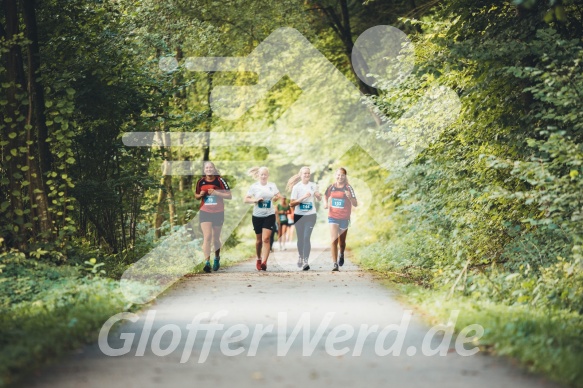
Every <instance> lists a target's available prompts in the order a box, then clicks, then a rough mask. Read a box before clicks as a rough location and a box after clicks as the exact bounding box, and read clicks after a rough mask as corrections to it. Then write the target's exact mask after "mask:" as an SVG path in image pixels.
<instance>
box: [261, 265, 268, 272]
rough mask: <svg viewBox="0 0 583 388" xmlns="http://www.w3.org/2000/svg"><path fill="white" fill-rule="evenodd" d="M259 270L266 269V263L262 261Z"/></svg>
mask: <svg viewBox="0 0 583 388" xmlns="http://www.w3.org/2000/svg"><path fill="white" fill-rule="evenodd" d="M261 270H262V271H267V263H262V264H261Z"/></svg>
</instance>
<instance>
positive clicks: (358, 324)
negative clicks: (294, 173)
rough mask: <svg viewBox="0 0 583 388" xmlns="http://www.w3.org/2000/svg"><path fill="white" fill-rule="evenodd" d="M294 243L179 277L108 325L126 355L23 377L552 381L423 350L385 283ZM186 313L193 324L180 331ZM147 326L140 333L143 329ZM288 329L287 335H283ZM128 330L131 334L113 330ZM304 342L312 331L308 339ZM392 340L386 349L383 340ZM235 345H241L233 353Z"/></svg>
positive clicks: (345, 383)
mask: <svg viewBox="0 0 583 388" xmlns="http://www.w3.org/2000/svg"><path fill="white" fill-rule="evenodd" d="M295 252H296V250H295V249H292V248H291V246H290V248H289V250H286V251H283V252H279V251H276V252H275V253H273V254H272V257H270V261H269V263H268V270H267V272H257V271H256V270H255V268H254V267H255V263H254V261H247V262H244V263H242V264H239V265H235V266H233V267H229V268H221V269H220V270H219V271H218V272H217V273H212V274H200V275H194V276H191V277H188V278H186V279H183V280H182V281H181V282H180V283H179V284H177V285H175V286H174V288H173V289H172V290H170V291H169V292H167V293H166V294H164V295H163V296H162V297H160V298H159V299H158V300H157V301H156V302H154V303H153V304H152V305H151V306H150V308H149V309H145V310H144V311H142V312H140V313H139V314H137V315H136V316H135V317H134V318H139V319H137V320H136V321H135V322H130V321H125V322H124V323H123V324H122V325H121V326H119V327H114V329H112V330H111V332H110V333H109V339H108V344H109V346H110V347H111V348H112V349H115V348H118V349H121V348H123V346H124V344H125V345H129V344H130V343H131V348H130V347H129V346H128V349H126V350H128V352H127V353H126V354H124V355H121V356H117V357H113V356H106V355H104V353H103V352H102V350H100V347H99V345H98V344H97V343H96V344H94V345H90V346H87V347H85V348H83V349H81V350H80V351H78V352H76V353H75V354H73V355H71V356H70V357H68V358H65V359H64V360H62V361H61V362H60V363H58V364H55V365H52V366H49V367H47V368H45V369H44V370H42V371H40V372H39V373H37V374H36V375H35V376H32V377H31V378H30V379H28V380H27V381H24V382H22V385H23V386H27V387H28V386H34V387H104V386H109V387H141V388H143V387H152V386H170V387H213V388H220V387H275V386H277V387H299V386H304V387H327V386H336V387H367V388H370V387H389V386H390V387H406V388H414V387H472V388H480V387H484V388H491V387H525V388H526V387H528V388H533V387H554V386H556V385H554V384H551V383H549V382H548V381H545V380H544V379H543V378H541V377H537V376H532V375H529V374H527V373H525V372H524V371H522V370H521V369H520V368H517V367H516V366H513V365H511V362H510V361H509V360H508V359H504V358H497V357H490V356H486V355H483V354H482V353H481V352H478V353H477V354H475V355H473V356H461V355H459V354H458V352H457V351H456V348H455V338H454V339H453V340H452V342H451V343H450V345H449V346H446V347H445V348H444V353H445V354H446V355H445V356H440V355H439V354H438V355H434V356H427V355H424V351H423V342H424V338H425V337H426V335H427V333H428V332H429V331H430V328H429V327H428V326H427V325H425V324H424V323H423V322H422V320H421V317H419V316H418V313H413V316H412V318H411V322H410V323H409V324H408V326H407V327H406V330H403V328H404V327H405V326H404V322H405V321H404V319H405V320H406V317H407V316H408V312H407V310H406V309H405V307H403V306H402V305H400V304H399V303H397V302H396V301H395V299H394V295H393V292H392V291H391V290H389V289H387V288H386V287H384V286H382V285H380V284H379V283H378V282H376V281H375V280H374V279H373V278H372V276H371V275H370V274H368V273H366V272H363V271H361V270H360V269H359V268H358V267H357V266H355V265H353V264H351V263H350V262H347V263H346V264H345V265H344V267H342V268H341V271H340V272H336V273H333V272H331V271H330V270H331V263H330V261H329V260H330V259H329V254H328V253H327V252H325V251H324V250H323V249H321V248H320V249H314V252H313V254H312V256H313V259H312V262H311V266H312V269H311V270H310V271H301V270H299V269H298V268H297V266H296V256H295V255H296V254H295ZM217 313H219V315H222V317H220V318H219V317H218V316H215V321H214V322H213V320H212V317H213V315H215V314H217ZM461 314H463V311H462V312H461ZM148 317H149V318H148ZM217 318H218V319H217ZM308 319H309V322H308ZM193 320H195V321H196V320H198V321H199V323H196V324H194V325H193V327H191V329H190V330H189V327H190V326H189V325H190V324H192V322H193ZM150 324H151V330H150V331H149V334H147V335H143V334H145V333H147V331H148V330H146V329H145V328H147V327H148V326H149V325H150ZM303 324H305V326H303ZM391 324H393V325H395V326H396V325H401V329H400V330H399V332H400V333H402V334H404V339H403V344H402V346H400V347H399V346H397V345H398V344H399V338H397V336H396V330H393V331H392V332H389V330H388V329H390V327H389V328H388V329H387V330H385V331H384V332H383V329H385V328H387V326H388V325H391ZM205 325H206V326H205ZM213 325H214V326H213ZM219 325H223V326H222V327H219ZM270 325H273V326H270ZM375 325H378V326H375ZM209 326H210V327H214V328H215V329H217V331H216V332H215V334H214V335H207V334H209V333H211V332H212V331H210V330H206V329H205V327H207V328H208V327H209ZM163 327H164V329H161V328H163ZM375 327H376V328H377V329H378V330H377V331H376V332H371V334H370V335H368V336H366V334H367V329H371V330H372V329H373V328H375ZM194 328H197V329H198V331H195V330H194ZM270 328H271V330H269V329H270ZM294 329H295V330H296V331H295V332H296V334H297V337H296V338H295V340H293V341H292V340H290V338H292V336H293V334H294ZM262 330H263V332H264V333H263V335H262V336H261V334H262ZM351 331H353V333H352V335H350V334H351ZM247 332H248V333H247ZM195 333H196V336H193V335H192V334H195ZM246 333H247V335H245V334H246ZM122 334H125V335H122ZM132 334H134V335H135V336H134V338H133V340H131V338H130V340H128V341H127V342H126V340H124V339H122V338H120V335H122V336H123V337H124V338H128V336H131V335H132ZM439 334H440V335H436V336H435V337H434V338H433V341H429V340H425V343H426V345H429V346H430V348H432V349H438V346H439V345H440V343H441V341H442V340H443V336H442V335H441V334H443V333H439ZM142 335H143V338H141V336H142ZM189 335H190V337H189ZM318 335H321V337H318ZM304 336H305V337H304ZM343 336H344V337H345V340H343V338H342V337H343ZM192 337H194V340H193V338H192ZM236 337H239V338H236ZM141 339H143V341H141ZM146 339H147V341H146ZM292 339H293V338H292ZM304 339H306V341H305V342H304ZM310 339H314V341H313V343H312V344H310V343H309V340H310ZM334 339H336V341H337V342H336V343H333V342H334ZM229 340H230V343H229ZM287 340H289V342H287V343H286V341H287ZM391 345H395V346H393V348H392V349H391ZM466 347H467V348H471V347H472V346H471V344H467V345H466ZM396 348H400V349H401V351H400V355H398V356H397V355H393V354H387V355H385V354H384V353H388V351H387V352H385V350H384V349H387V350H389V351H390V350H394V349H396ZM185 349H186V351H185ZM189 350H191V351H189ZM229 352H232V353H233V354H232V355H229V354H230V353H229ZM237 352H239V353H240V354H238V355H234V354H235V353H237ZM278 352H279V355H278ZM383 352H384V353H383ZM164 353H167V354H166V355H164ZM343 353H344V354H343ZM413 353H415V354H414V355H413ZM425 353H426V352H425ZM253 354H254V355H253Z"/></svg>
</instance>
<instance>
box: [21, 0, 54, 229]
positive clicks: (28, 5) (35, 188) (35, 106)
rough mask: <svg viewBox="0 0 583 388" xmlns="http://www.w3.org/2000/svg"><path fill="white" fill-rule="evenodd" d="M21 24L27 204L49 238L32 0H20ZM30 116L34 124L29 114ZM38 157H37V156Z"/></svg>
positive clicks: (45, 151) (45, 156)
mask: <svg viewBox="0 0 583 388" xmlns="http://www.w3.org/2000/svg"><path fill="white" fill-rule="evenodd" d="M23 3H24V9H23V11H24V12H23V15H24V23H25V26H26V37H27V39H28V40H29V41H30V43H29V45H28V56H27V57H28V58H27V59H28V96H29V106H28V115H27V120H26V121H27V124H28V125H29V127H28V128H29V129H28V130H27V132H28V136H27V138H28V140H29V141H30V143H29V144H28V158H27V164H28V166H29V170H28V172H29V182H30V186H29V187H30V189H29V192H30V193H31V195H30V200H31V203H33V204H34V205H36V209H35V212H34V213H36V215H37V217H38V223H39V226H40V232H41V234H44V235H46V236H47V237H48V238H49V239H50V238H51V237H52V235H51V229H52V223H51V218H50V213H49V205H48V203H49V201H48V197H47V192H48V187H47V186H46V185H45V183H44V179H43V174H45V173H47V172H48V171H49V170H50V155H51V153H50V149H49V144H48V143H47V141H46V139H47V137H48V130H47V126H46V120H45V114H44V106H45V99H44V91H43V87H42V85H41V84H40V83H39V82H38V81H37V79H38V78H40V76H41V73H40V53H39V46H38V33H37V23H36V14H35V8H34V7H35V1H34V0H27V1H24V2H23ZM33 116H34V125H32V124H33V122H32V117H33ZM31 127H34V128H35V129H36V131H35V132H36V137H35V136H32V133H31V129H30V128H31ZM37 156H38V157H37Z"/></svg>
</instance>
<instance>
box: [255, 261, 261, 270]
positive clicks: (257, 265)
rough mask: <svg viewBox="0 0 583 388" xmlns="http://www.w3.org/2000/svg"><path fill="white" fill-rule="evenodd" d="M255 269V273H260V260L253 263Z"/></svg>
mask: <svg viewBox="0 0 583 388" xmlns="http://www.w3.org/2000/svg"><path fill="white" fill-rule="evenodd" d="M255 268H257V271H261V260H257V262H256V263H255Z"/></svg>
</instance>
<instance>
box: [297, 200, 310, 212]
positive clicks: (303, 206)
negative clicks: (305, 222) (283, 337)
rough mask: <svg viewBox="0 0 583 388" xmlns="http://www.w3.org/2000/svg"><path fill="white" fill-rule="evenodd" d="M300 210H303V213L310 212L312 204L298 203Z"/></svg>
mask: <svg viewBox="0 0 583 388" xmlns="http://www.w3.org/2000/svg"><path fill="white" fill-rule="evenodd" d="M300 210H305V211H307V210H312V203H311V202H308V203H303V202H301V203H300Z"/></svg>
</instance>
